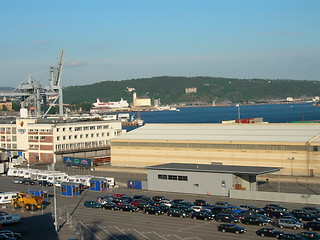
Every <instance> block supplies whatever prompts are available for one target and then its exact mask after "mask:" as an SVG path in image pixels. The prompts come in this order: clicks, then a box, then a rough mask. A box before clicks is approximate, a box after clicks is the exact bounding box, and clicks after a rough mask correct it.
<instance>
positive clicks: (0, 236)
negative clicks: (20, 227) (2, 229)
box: [0, 234, 16, 240]
mask: <svg viewBox="0 0 320 240" xmlns="http://www.w3.org/2000/svg"><path fill="white" fill-rule="evenodd" d="M0 240H16V238H13V237H10V236H7V235H5V234H0Z"/></svg>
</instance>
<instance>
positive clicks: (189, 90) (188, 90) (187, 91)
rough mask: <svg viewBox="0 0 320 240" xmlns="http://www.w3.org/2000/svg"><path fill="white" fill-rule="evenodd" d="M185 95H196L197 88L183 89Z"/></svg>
mask: <svg viewBox="0 0 320 240" xmlns="http://www.w3.org/2000/svg"><path fill="white" fill-rule="evenodd" d="M185 92H186V94H188V93H196V92H197V88H195V87H194V88H186V89H185Z"/></svg>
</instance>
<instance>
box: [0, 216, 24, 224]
mask: <svg viewBox="0 0 320 240" xmlns="http://www.w3.org/2000/svg"><path fill="white" fill-rule="evenodd" d="M18 222H20V216H19V215H18V214H12V215H3V216H0V224H11V223H18Z"/></svg>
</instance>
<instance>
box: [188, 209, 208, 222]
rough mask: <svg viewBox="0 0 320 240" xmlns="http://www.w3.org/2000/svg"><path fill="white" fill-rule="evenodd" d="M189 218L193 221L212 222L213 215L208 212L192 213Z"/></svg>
mask: <svg viewBox="0 0 320 240" xmlns="http://www.w3.org/2000/svg"><path fill="white" fill-rule="evenodd" d="M191 218H193V219H201V220H205V221H207V220H213V215H212V214H210V213H208V212H202V211H200V212H192V213H191Z"/></svg>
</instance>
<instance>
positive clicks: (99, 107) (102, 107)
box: [90, 98, 129, 113]
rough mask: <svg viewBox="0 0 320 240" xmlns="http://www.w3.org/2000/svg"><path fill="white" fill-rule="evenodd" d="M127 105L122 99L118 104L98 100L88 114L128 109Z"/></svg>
mask: <svg viewBox="0 0 320 240" xmlns="http://www.w3.org/2000/svg"><path fill="white" fill-rule="evenodd" d="M128 107H129V103H128V102H127V100H123V99H122V98H121V99H120V101H118V102H101V101H100V99H99V98H97V101H96V102H95V103H93V107H92V108H90V113H104V112H111V111H112V110H115V109H122V108H128Z"/></svg>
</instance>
